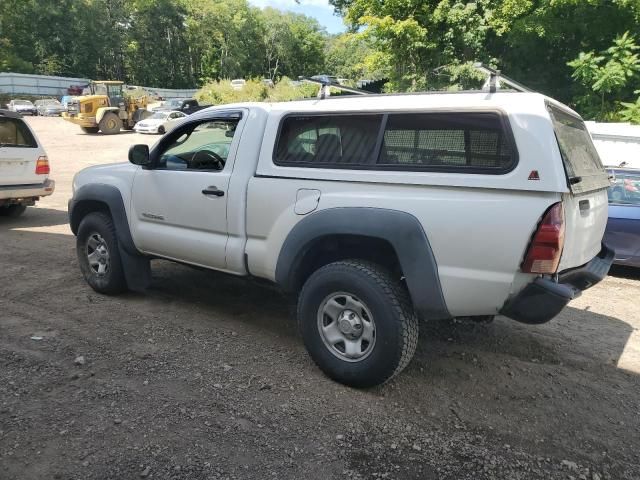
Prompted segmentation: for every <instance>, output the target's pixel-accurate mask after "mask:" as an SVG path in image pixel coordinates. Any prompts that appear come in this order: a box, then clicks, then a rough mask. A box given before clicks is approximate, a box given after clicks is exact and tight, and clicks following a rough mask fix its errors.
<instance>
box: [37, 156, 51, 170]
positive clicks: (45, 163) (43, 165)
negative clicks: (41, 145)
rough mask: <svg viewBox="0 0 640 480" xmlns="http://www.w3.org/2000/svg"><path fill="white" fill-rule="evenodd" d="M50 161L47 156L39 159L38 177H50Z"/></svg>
mask: <svg viewBox="0 0 640 480" xmlns="http://www.w3.org/2000/svg"><path fill="white" fill-rule="evenodd" d="M49 171H50V168H49V159H48V158H47V156H46V155H42V156H40V157H38V161H37V162H36V175H49Z"/></svg>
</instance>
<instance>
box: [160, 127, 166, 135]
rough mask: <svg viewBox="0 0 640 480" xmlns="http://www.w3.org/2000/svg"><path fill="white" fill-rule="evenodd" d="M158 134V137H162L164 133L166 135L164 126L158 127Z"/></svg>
mask: <svg viewBox="0 0 640 480" xmlns="http://www.w3.org/2000/svg"><path fill="white" fill-rule="evenodd" d="M158 133H159V134H160V135H164V134H165V133H167V131H166V130H165V129H164V126H163V125H160V126H159V127H158Z"/></svg>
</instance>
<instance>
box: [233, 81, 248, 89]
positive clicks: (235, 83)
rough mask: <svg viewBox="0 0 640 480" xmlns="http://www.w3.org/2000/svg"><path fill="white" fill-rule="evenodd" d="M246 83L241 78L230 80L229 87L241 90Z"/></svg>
mask: <svg viewBox="0 0 640 480" xmlns="http://www.w3.org/2000/svg"><path fill="white" fill-rule="evenodd" d="M246 84H247V81H246V80H243V79H242V78H236V79H235V80H231V88H233V89H234V90H242V89H243V88H244V86H245V85H246Z"/></svg>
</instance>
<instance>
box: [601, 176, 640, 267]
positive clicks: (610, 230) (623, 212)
mask: <svg viewBox="0 0 640 480" xmlns="http://www.w3.org/2000/svg"><path fill="white" fill-rule="evenodd" d="M609 173H610V174H611V175H612V180H613V183H612V185H611V187H609V221H608V222H607V230H606V231H605V234H604V241H605V243H606V244H607V245H608V246H609V247H611V248H613V249H614V250H615V252H616V258H615V263H617V264H618V265H629V266H632V267H638V268H640V170H635V169H628V168H616V169H611V170H609Z"/></svg>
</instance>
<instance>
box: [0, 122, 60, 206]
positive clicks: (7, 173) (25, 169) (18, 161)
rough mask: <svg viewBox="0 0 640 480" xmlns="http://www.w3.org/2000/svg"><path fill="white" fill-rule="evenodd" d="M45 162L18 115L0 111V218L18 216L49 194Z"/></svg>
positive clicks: (47, 164) (45, 159) (38, 143)
mask: <svg viewBox="0 0 640 480" xmlns="http://www.w3.org/2000/svg"><path fill="white" fill-rule="evenodd" d="M54 187H55V183H54V181H53V180H51V179H50V178H49V159H48V158H47V153H46V152H45V151H44V148H42V145H40V142H38V139H37V138H36V136H35V134H34V133H33V131H32V130H31V128H29V126H28V125H27V124H26V123H25V121H24V120H23V119H22V118H21V116H20V114H18V113H15V112H9V111H7V110H0V216H9V217H18V216H20V215H22V214H23V213H24V211H25V210H26V209H27V206H30V205H34V204H35V202H36V200H38V199H39V198H40V197H46V196H48V195H51V194H52V193H53V190H54Z"/></svg>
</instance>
